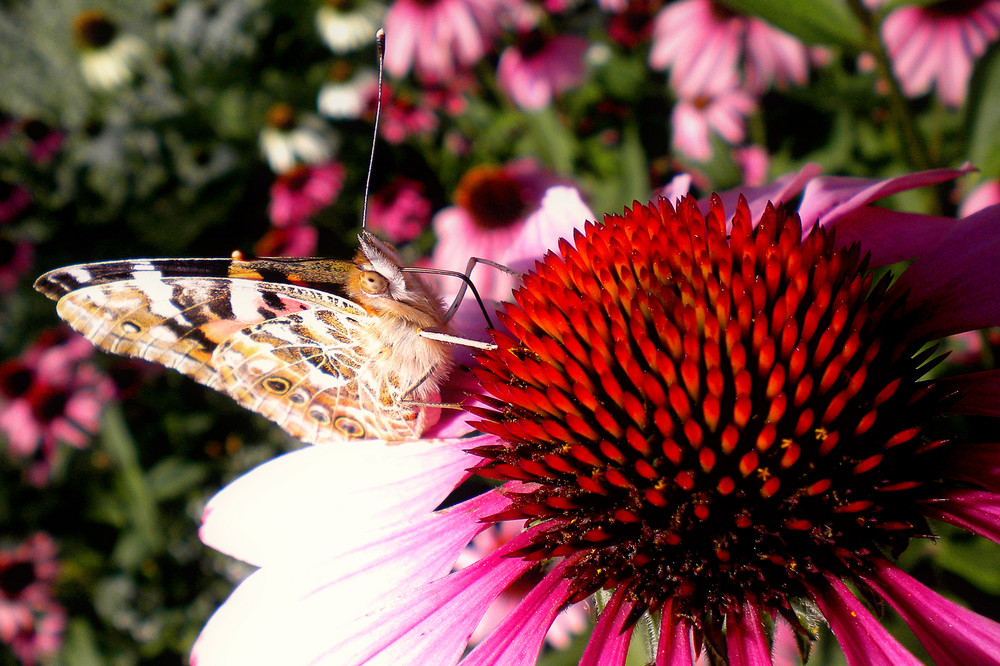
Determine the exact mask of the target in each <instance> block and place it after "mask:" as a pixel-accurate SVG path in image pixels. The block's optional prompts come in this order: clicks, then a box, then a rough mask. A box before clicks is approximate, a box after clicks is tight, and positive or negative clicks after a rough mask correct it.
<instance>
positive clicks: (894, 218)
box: [837, 206, 958, 268]
mask: <svg viewBox="0 0 1000 666" xmlns="http://www.w3.org/2000/svg"><path fill="white" fill-rule="evenodd" d="M956 224H958V220H956V219H954V218H950V217H936V216H933V215H921V214H918V213H901V212H899V211H894V210H889V209H887V208H876V207H874V206H869V207H865V208H861V209H860V210H857V211H855V212H853V213H851V214H850V215H848V216H847V217H845V218H844V219H842V220H841V221H840V222H838V223H837V245H839V246H840V247H846V246H848V245H850V244H851V243H858V244H859V245H860V246H861V252H862V254H864V253H871V263H870V266H871V267H873V268H876V267H879V266H887V265H889V264H893V263H896V262H897V261H909V260H912V259H913V258H914V257H919V256H920V255H922V254H925V253H927V252H929V251H930V250H932V249H934V248H935V247H937V246H938V245H940V244H941V239H943V238H944V237H945V235H947V233H948V232H949V231H951V230H952V229H953V228H954V227H955V225H956Z"/></svg>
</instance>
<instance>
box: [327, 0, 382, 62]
mask: <svg viewBox="0 0 1000 666" xmlns="http://www.w3.org/2000/svg"><path fill="white" fill-rule="evenodd" d="M384 13H385V7H384V6H382V4H381V3H378V2H366V1H364V0H362V1H361V2H356V1H355V0H325V1H324V3H323V6H322V7H320V8H319V11H317V12H316V29H317V30H319V35H320V37H322V38H323V41H324V42H326V45H327V46H328V47H329V48H330V50H331V51H333V52H334V53H347V52H348V51H353V50H355V49H357V48H360V47H362V46H364V45H366V44H372V43H374V42H375V31H376V30H378V29H379V27H380V26H381V25H382V15H383V14H384Z"/></svg>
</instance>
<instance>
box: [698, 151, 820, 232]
mask: <svg viewBox="0 0 1000 666" xmlns="http://www.w3.org/2000/svg"><path fill="white" fill-rule="evenodd" d="M822 171H823V169H822V167H820V166H819V165H818V164H806V165H805V166H803V167H802V168H801V169H799V170H798V171H797V172H795V173H790V174H786V175H784V176H782V177H781V178H778V179H777V180H774V181H772V182H770V183H768V184H766V185H761V186H760V187H750V188H739V189H736V190H728V191H726V192H722V193H721V194H719V197H720V198H721V199H722V205H723V206H724V207H725V209H726V210H727V211H729V212H730V215H731V214H732V211H734V210H736V202H737V201H738V200H739V198H740V195H741V194H742V195H743V196H744V197H746V200H747V203H748V204H749V205H750V219H752V220H754V221H755V222H756V221H757V220H759V219H760V216H761V215H762V214H763V213H764V208H765V207H766V206H767V202H769V201H770V202H771V203H773V204H775V205H777V204H778V202H779V201H780V202H789V201H791V200H792V198H793V197H795V196H796V195H797V194H798V193H799V192H801V191H802V188H803V187H808V183H810V181H812V180H814V179H815V178H816V177H817V176H818V175H819V174H820V173H821V172H822ZM698 208H699V209H700V210H701V212H702V213H708V199H699V200H698ZM802 221H803V223H805V217H803V218H802Z"/></svg>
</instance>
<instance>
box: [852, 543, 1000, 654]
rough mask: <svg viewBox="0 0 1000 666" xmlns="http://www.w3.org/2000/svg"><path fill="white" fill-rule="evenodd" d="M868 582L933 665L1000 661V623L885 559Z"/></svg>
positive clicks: (872, 573)
mask: <svg viewBox="0 0 1000 666" xmlns="http://www.w3.org/2000/svg"><path fill="white" fill-rule="evenodd" d="M866 578H867V577H866ZM868 582H869V583H870V584H871V585H872V586H873V587H875V589H877V590H878V591H879V592H880V593H881V594H882V596H883V597H885V599H886V600H887V601H888V602H889V604H890V605H892V607H893V608H895V609H896V611H897V612H898V613H899V614H900V615H901V616H903V619H904V620H906V623H907V624H908V625H910V629H912V630H913V633H914V634H916V636H917V638H918V639H919V640H920V642H921V643H922V644H923V646H924V648H926V649H927V652H929V653H930V655H931V657H932V658H933V659H934V661H935V662H936V663H937V664H939V665H941V666H944V665H945V664H955V665H956V666H968V665H969V664H996V663H1000V624H997V623H996V622H993V621H992V620H988V619H987V618H985V617H982V616H981V615H978V614H976V613H973V612H972V611H970V610H968V609H966V608H962V607H961V606H959V605H958V604H956V603H954V602H952V601H949V600H947V599H945V598H944V597H942V596H941V595H939V594H937V593H936V592H934V591H933V590H931V589H929V588H927V587H925V586H924V585H923V584H921V583H919V582H917V580H915V579H914V578H911V577H910V576H908V575H907V574H906V573H904V572H903V571H902V570H901V569H899V568H897V567H896V566H894V565H893V564H892V563H891V562H888V561H882V562H881V563H880V566H879V567H878V568H876V569H874V570H873V571H872V572H871V577H870V578H869V580H868Z"/></svg>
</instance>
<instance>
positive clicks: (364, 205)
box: [361, 28, 385, 229]
mask: <svg viewBox="0 0 1000 666" xmlns="http://www.w3.org/2000/svg"><path fill="white" fill-rule="evenodd" d="M375 49H376V52H377V54H378V93H377V97H376V98H375V127H374V131H373V132H372V151H371V154H370V155H369V156H368V175H366V176H365V194H364V198H363V199H362V200H361V228H362V229H364V228H365V226H366V225H367V223H368V189H369V188H370V187H371V184H372V169H373V168H374V167H375V143H376V142H377V141H378V120H379V116H381V115H382V61H383V60H385V30H383V29H382V28H379V29H378V32H376V33H375Z"/></svg>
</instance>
